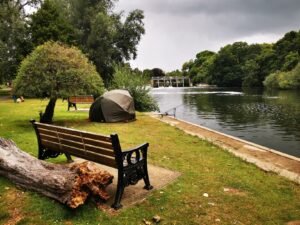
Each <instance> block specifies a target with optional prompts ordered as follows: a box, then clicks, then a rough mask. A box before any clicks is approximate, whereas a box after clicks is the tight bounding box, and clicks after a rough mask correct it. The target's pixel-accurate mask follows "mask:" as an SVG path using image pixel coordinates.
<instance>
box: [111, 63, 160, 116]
mask: <svg viewBox="0 0 300 225" xmlns="http://www.w3.org/2000/svg"><path fill="white" fill-rule="evenodd" d="M147 85H148V80H147V78H146V77H145V76H143V75H142V74H140V73H137V72H133V71H132V70H131V69H130V67H129V66H123V67H121V66H116V67H115V73H114V78H113V80H112V85H111V87H110V89H126V90H128V91H129V93H130V94H131V96H132V97H133V99H134V105H135V109H136V110H138V111H142V112H149V111H157V110H159V108H158V105H157V103H156V102H155V100H154V99H153V98H152V97H151V96H150V94H149V91H150V89H149V88H148V87H147Z"/></svg>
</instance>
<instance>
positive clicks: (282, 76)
mask: <svg viewBox="0 0 300 225" xmlns="http://www.w3.org/2000/svg"><path fill="white" fill-rule="evenodd" d="M264 85H265V86H266V87H267V88H271V89H300V63H298V65H297V66H296V67H295V68H294V69H293V70H291V71H288V72H279V71H278V72H276V73H272V74H270V75H269V76H267V77H266V79H265V81H264Z"/></svg>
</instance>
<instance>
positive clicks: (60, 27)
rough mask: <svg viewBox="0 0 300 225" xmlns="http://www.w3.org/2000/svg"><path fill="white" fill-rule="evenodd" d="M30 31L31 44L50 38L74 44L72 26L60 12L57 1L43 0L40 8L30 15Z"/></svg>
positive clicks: (39, 43) (41, 42)
mask: <svg viewBox="0 0 300 225" xmlns="http://www.w3.org/2000/svg"><path fill="white" fill-rule="evenodd" d="M30 33H31V42H32V44H33V46H38V45H41V44H43V43H44V42H46V41H50V40H52V41H60V42H63V43H68V44H75V38H74V30H73V26H72V25H71V24H70V22H69V20H68V17H66V16H64V15H63V14H62V9H61V8H59V5H58V3H56V2H54V1H51V0H45V1H44V2H43V3H42V5H41V8H40V9H39V10H38V11H37V12H35V13H34V14H32V15H31V21H30Z"/></svg>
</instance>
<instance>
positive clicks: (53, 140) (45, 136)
mask: <svg viewBox="0 0 300 225" xmlns="http://www.w3.org/2000/svg"><path fill="white" fill-rule="evenodd" d="M40 138H41V140H48V141H52V142H57V143H59V140H58V138H57V137H54V136H49V135H45V134H43V133H40Z"/></svg>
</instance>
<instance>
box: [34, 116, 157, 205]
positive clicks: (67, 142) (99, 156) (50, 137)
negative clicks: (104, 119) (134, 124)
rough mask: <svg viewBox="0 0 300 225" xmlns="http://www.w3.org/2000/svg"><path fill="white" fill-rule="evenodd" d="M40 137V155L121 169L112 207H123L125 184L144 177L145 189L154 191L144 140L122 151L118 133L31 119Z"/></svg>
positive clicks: (40, 157) (130, 183)
mask: <svg viewBox="0 0 300 225" xmlns="http://www.w3.org/2000/svg"><path fill="white" fill-rule="evenodd" d="M30 122H31V123H32V124H33V127H34V129H35V132H36V135H37V139H38V148H39V152H38V158H39V159H42V160H44V159H47V158H49V157H51V158H54V157H57V156H58V155H60V154H63V153H64V154H66V156H67V158H68V160H71V156H70V155H74V156H76V157H79V158H83V159H86V160H89V161H93V162H96V163H99V164H103V165H106V166H109V167H113V168H116V169H117V170H118V183H117V192H116V195H115V200H114V203H113V204H112V207H113V208H114V209H119V208H121V207H122V205H121V203H120V202H121V198H122V195H123V192H124V189H125V187H127V186H129V185H134V184H136V183H137V182H138V181H139V180H141V179H143V180H144V182H145V187H144V188H145V189H147V190H151V189H152V188H153V187H152V186H151V185H150V181H149V175H148V169H147V149H148V146H149V144H148V143H144V144H142V145H140V146H137V147H135V148H133V149H130V150H125V151H122V149H121V146H120V142H119V138H118V135H117V134H111V135H110V136H104V135H101V134H95V133H90V132H85V131H79V130H75V129H70V128H65V127H60V126H54V125H49V124H44V123H38V122H35V120H31V121H30Z"/></svg>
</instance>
